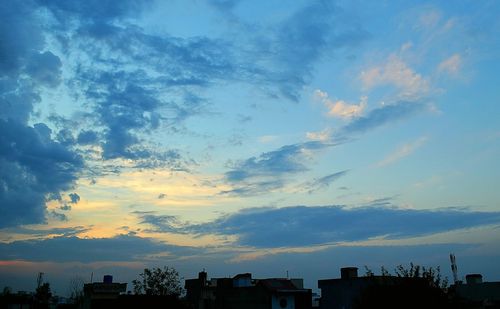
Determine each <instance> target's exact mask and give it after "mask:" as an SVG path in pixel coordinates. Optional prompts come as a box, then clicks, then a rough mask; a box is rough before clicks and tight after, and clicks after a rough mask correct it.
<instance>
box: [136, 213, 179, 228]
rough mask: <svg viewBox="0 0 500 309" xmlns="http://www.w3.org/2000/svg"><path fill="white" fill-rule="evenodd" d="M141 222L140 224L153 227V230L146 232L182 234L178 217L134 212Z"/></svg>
mask: <svg viewBox="0 0 500 309" xmlns="http://www.w3.org/2000/svg"><path fill="white" fill-rule="evenodd" d="M133 214H134V215H136V216H137V217H138V218H139V219H140V220H141V221H140V222H139V224H147V225H150V226H152V227H153V229H150V230H146V232H161V233H168V232H177V233H179V232H182V231H181V229H179V225H180V222H179V220H178V219H177V217H176V216H169V215H157V214H156V213H155V212H141V211H136V212H133Z"/></svg>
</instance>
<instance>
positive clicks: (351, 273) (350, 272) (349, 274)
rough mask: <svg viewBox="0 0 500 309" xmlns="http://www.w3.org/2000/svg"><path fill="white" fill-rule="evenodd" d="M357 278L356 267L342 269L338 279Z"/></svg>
mask: <svg viewBox="0 0 500 309" xmlns="http://www.w3.org/2000/svg"><path fill="white" fill-rule="evenodd" d="M357 277H358V268H357V267H343V268H341V269H340V278H342V279H352V278H357Z"/></svg>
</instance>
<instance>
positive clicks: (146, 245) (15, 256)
mask: <svg viewBox="0 0 500 309" xmlns="http://www.w3.org/2000/svg"><path fill="white" fill-rule="evenodd" d="M200 250H201V249H200ZM166 252H170V253H175V254H174V256H172V257H171V258H175V257H178V256H179V255H189V254H193V253H194V252H197V251H196V249H193V248H190V247H182V246H175V245H168V244H163V243H161V242H157V241H155V240H153V239H150V238H141V237H137V236H131V235H118V236H115V237H111V238H78V237H74V236H70V237H64V236H61V237H54V238H48V239H42V240H23V241H14V242H10V243H0V260H25V261H54V262H72V261H78V262H82V263H90V262H96V261H114V262H118V261H137V260H140V261H142V260H144V259H145V258H146V257H147V256H148V255H153V254H160V253H166ZM163 258H166V256H163Z"/></svg>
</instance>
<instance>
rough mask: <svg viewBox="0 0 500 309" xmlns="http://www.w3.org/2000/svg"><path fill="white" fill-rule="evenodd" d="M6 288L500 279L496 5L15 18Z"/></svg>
mask: <svg viewBox="0 0 500 309" xmlns="http://www.w3.org/2000/svg"><path fill="white" fill-rule="evenodd" d="M0 12H1V13H0V14H1V18H0V89H1V90H2V91H0V107H1V108H0V184H1V185H0V247H1V250H0V252H1V253H0V278H1V279H0V285H3V286H5V285H9V286H12V287H14V289H24V290H30V289H33V287H34V282H35V280H34V278H35V277H36V273H37V272H38V271H43V272H45V273H46V274H47V279H48V280H49V281H51V282H52V283H53V286H54V287H55V289H56V292H58V293H61V294H64V293H66V292H67V291H65V290H64V289H65V285H67V283H68V282H69V281H70V279H71V277H74V276H81V277H83V278H87V277H88V276H89V274H90V273H92V272H93V273H95V274H96V276H100V275H103V274H107V273H112V274H114V275H115V277H116V278H117V280H121V281H125V282H130V281H131V280H132V279H134V278H135V277H136V276H137V274H139V273H140V272H141V269H142V268H144V267H152V266H162V265H169V266H173V267H176V268H177V269H179V270H180V272H181V275H182V276H184V277H186V278H189V277H193V276H195V275H196V274H197V272H198V271H199V270H200V269H202V268H205V269H207V270H208V272H209V274H210V275H211V276H212V275H213V276H232V275H234V274H235V273H237V272H247V271H251V272H253V273H255V275H256V276H260V277H279V276H283V275H284V274H286V271H287V270H288V271H289V272H291V274H292V275H294V276H300V277H304V278H305V280H306V284H307V285H308V286H309V287H311V288H315V287H316V280H317V279H322V278H328V277H336V276H338V269H339V268H340V267H342V266H348V265H349V266H358V267H363V266H364V265H368V266H370V267H372V268H373V269H378V268H379V267H380V266H382V265H384V266H386V267H387V268H389V269H391V267H394V266H395V265H398V264H405V263H409V262H414V263H417V264H422V265H427V266H438V265H440V266H441V267H442V269H443V270H445V271H444V274H445V275H448V276H449V277H451V276H450V274H449V271H448V269H449V266H448V261H447V258H448V254H449V253H450V252H454V253H455V254H456V255H457V260H458V263H459V271H460V272H461V275H462V276H463V275H465V274H466V273H467V272H482V273H483V275H484V276H485V279H486V280H500V272H499V271H498V268H497V267H495V266H494V261H495V260H498V258H499V255H500V247H499V245H498V244H499V243H500V242H499V240H500V239H499V237H498V229H499V227H500V209H499V205H498V203H499V201H500V192H499V191H498V190H497V188H496V187H497V183H498V179H499V176H500V164H499V163H498V158H499V157H500V125H499V122H498V119H497V118H498V115H499V114H500V107H499V105H498V103H499V92H498V84H499V80H498V79H499V78H498V74H497V72H498V71H499V69H500V61H499V60H500V59H499V58H500V56H499V55H500V39H499V35H498V34H499V33H500V22H499V21H498V18H497V16H498V14H499V13H500V5H499V4H498V2H497V1H462V2H460V3H452V4H451V3H449V2H447V1H432V2H420V3H414V2H410V1H390V2H389V1H378V2H370V1H294V2H293V3H290V2H287V3H286V4H285V3H283V2H282V1H237V0H224V1H223V0H207V1H175V0H174V1H168V2H165V1H153V0H150V1H138V0H126V1H121V2H120V3H119V4H117V3H116V2H115V1H102V0H101V1H56V0H28V1H22V2H20V1H2V3H1V4H0Z"/></svg>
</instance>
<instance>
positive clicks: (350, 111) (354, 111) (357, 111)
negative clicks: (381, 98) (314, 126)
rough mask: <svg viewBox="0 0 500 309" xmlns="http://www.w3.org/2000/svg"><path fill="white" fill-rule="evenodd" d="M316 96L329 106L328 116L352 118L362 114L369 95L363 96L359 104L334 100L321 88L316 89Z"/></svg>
mask: <svg viewBox="0 0 500 309" xmlns="http://www.w3.org/2000/svg"><path fill="white" fill-rule="evenodd" d="M314 97H315V98H316V99H317V100H320V101H321V102H322V103H323V104H324V105H325V107H327V108H328V116H331V117H338V118H344V119H350V118H355V117H358V116H360V115H361V114H362V113H363V112H364V110H365V108H366V106H367V101H368V97H366V96H363V97H361V101H360V102H359V104H349V103H347V102H345V101H343V100H337V101H334V100H332V99H330V98H329V97H328V93H326V92H324V91H321V90H319V89H317V90H315V91H314Z"/></svg>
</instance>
